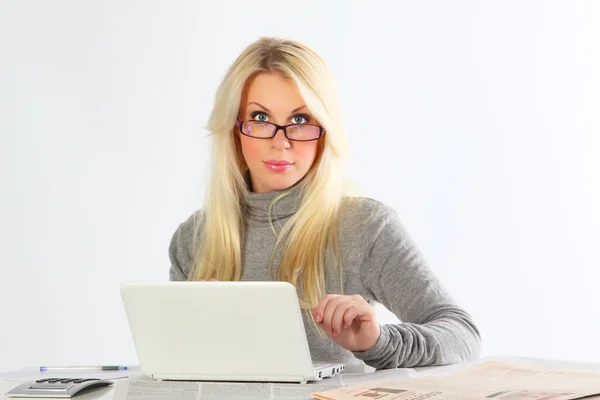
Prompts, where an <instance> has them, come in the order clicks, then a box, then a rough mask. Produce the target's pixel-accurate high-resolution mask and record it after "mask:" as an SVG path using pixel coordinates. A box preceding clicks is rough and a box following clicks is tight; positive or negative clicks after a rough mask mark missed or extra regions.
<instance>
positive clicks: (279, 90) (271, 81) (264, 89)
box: [242, 73, 304, 113]
mask: <svg viewBox="0 0 600 400" xmlns="http://www.w3.org/2000/svg"><path fill="white" fill-rule="evenodd" d="M250 102H256V103H260V104H261V105H263V106H265V107H266V108H268V109H269V110H271V111H272V112H273V113H277V112H283V113H286V112H289V111H290V110H294V109H296V108H298V107H300V106H303V105H304V100H303V99H302V96H300V92H298V89H297V88H296V85H295V84H294V81H292V79H290V78H287V77H284V76H282V75H281V74H277V73H261V74H258V75H256V76H254V77H253V78H250V79H249V80H248V82H247V83H246V88H245V96H244V98H243V99H242V107H246V105H247V104H248V103H250ZM253 107H256V106H253Z"/></svg>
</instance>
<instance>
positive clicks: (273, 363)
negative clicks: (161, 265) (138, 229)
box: [121, 282, 344, 383]
mask: <svg viewBox="0 0 600 400" xmlns="http://www.w3.org/2000/svg"><path fill="white" fill-rule="evenodd" d="M121 297H122V299H123V304H124V305H125V311H126V313H127V318H128V320H129V326H130V328H131V333H132V335H133V341H134V344H135V348H136V351H137V355H138V359H139V362H140V368H141V371H142V373H143V374H145V375H150V376H152V377H153V378H155V379H162V380H200V381H253V382H299V383H305V382H308V381H315V380H321V379H323V378H327V377H331V376H334V375H336V374H338V373H339V372H340V371H342V370H343V369H344V364H328V363H317V364H313V362H312V360H311V356H310V350H309V348H308V342H307V340H306V332H305V330H304V323H303V321H302V312H301V310H300V306H299V303H298V298H297V294H296V289H295V288H294V286H293V285H291V284H289V283H287V282H154V283H141V282H127V283H123V284H122V285H121Z"/></svg>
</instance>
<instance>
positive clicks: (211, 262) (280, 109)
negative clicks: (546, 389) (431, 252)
mask: <svg viewBox="0 0 600 400" xmlns="http://www.w3.org/2000/svg"><path fill="white" fill-rule="evenodd" d="M332 82H333V80H332V78H331V75H330V72H329V70H328V68H327V66H326V64H325V63H324V62H323V60H322V59H321V58H320V57H319V56H318V55H317V54H316V53H315V52H314V51H312V50H311V49H309V48H308V47H306V46H304V45H302V44H300V43H297V42H294V41H289V40H280V39H274V38H262V39H260V40H258V41H256V42H255V43H253V44H251V45H250V46H249V47H247V48H246V49H245V50H244V51H243V52H242V54H241V55H240V56H239V57H238V58H237V60H236V61H235V62H234V63H233V65H232V66H231V67H230V69H229V71H228V72H227V74H226V75H225V78H224V79H223V82H222V83H221V85H220V87H219V89H218V91H217V94H216V99H215V104H214V108H213V111H212V114H211V116H210V120H209V124H208V129H209V131H210V132H211V134H212V138H213V151H212V172H211V177H210V185H209V188H208V191H207V197H206V201H205V205H204V208H203V209H202V210H200V211H197V212H196V213H194V214H193V215H192V216H191V217H190V218H189V219H188V220H187V221H185V222H183V223H182V224H181V225H180V226H179V227H178V229H177V231H176V232H175V234H174V235H173V238H172V241H171V244H170V247H169V255H170V259H171V270H170V278H171V280H211V279H216V280H224V281H235V280H254V281H266V280H281V281H288V282H290V283H292V284H293V285H295V286H296V288H297V289H298V297H299V301H300V305H301V307H302V308H303V309H304V310H305V311H306V313H305V316H304V323H305V328H306V333H307V337H308V342H309V347H310V351H311V355H312V357H313V359H314V360H318V361H329V362H334V361H337V362H340V361H341V362H348V361H349V360H350V359H352V358H353V357H355V358H358V359H361V360H363V361H364V362H365V363H366V364H367V365H370V366H373V367H375V368H396V367H416V366H425V365H442V364H449V363H456V362H463V361H467V360H471V359H474V358H476V357H478V355H479V351H480V337H479V332H478V330H477V328H476V327H475V325H474V323H473V321H472V320H471V318H470V316H469V315H468V314H467V313H466V312H465V311H463V310H462V309H461V308H460V307H458V306H457V305H456V304H455V303H454V301H453V300H452V299H451V297H450V295H449V294H448V293H447V292H446V291H445V290H444V288H443V287H442V285H441V284H440V282H439V281H438V280H437V278H436V277H435V276H434V275H433V274H432V272H431V271H430V270H429V268H428V266H427V265H426V263H425V261H424V259H423V257H422V255H421V253H420V252H419V250H418V248H417V246H416V245H415V244H414V243H413V242H412V240H411V238H410V237H409V235H408V234H407V232H406V231H405V229H404V227H403V226H402V224H401V222H400V221H399V219H398V217H397V215H396V213H395V212H394V211H393V210H392V209H390V208H389V207H387V206H385V205H384V204H382V203H380V202H378V201H376V200H372V199H368V198H359V197H351V196H347V195H346V193H345V192H344V190H345V188H344V184H343V178H342V168H341V167H342V161H343V159H344V155H345V153H346V150H345V140H346V138H345V132H344V129H343V126H342V121H341V116H340V110H339V102H338V99H337V97H336V90H335V88H334V86H333V83H332ZM369 300H375V301H378V302H380V303H382V304H384V305H385V306H386V307H387V308H388V309H390V310H391V311H392V312H393V313H395V314H396V315H397V316H398V318H399V319H400V320H401V321H403V323H401V324H397V325H392V324H390V325H382V326H380V325H379V324H378V323H377V320H376V316H375V311H374V310H373V308H372V306H371V305H370V304H369V303H368V301H369ZM323 333H324V334H323Z"/></svg>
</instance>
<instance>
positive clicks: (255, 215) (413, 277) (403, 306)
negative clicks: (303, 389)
mask: <svg viewBox="0 0 600 400" xmlns="http://www.w3.org/2000/svg"><path fill="white" fill-rule="evenodd" d="M280 193H281V192H270V193H250V195H249V198H248V201H247V210H248V216H247V218H246V221H245V222H246V225H245V229H246V234H245V238H246V239H245V240H246V241H245V243H244V245H243V248H244V249H245V250H244V254H243V272H242V278H241V279H242V280H245V281H268V280H270V277H269V271H268V266H269V259H270V256H271V253H272V251H273V248H274V247H275V240H276V238H275V235H274V233H273V231H272V229H271V225H270V224H269V220H268V208H269V205H270V203H271V202H272V200H273V199H274V198H275V197H276V196H277V195H278V194H280ZM357 200H358V201H352V202H346V203H347V204H348V206H345V207H342V213H341V216H340V217H341V218H340V224H339V228H338V229H339V241H340V245H341V250H342V258H343V260H342V261H343V270H344V273H343V285H344V287H343V293H344V294H359V295H361V296H362V297H363V298H365V299H366V300H369V301H371V300H375V301H377V302H379V303H382V304H383V305H385V306H386V307H387V308H388V309H389V310H391V311H392V312H393V313H394V314H395V315H396V316H397V317H398V318H399V319H400V320H401V321H402V323H400V324H389V325H383V326H381V335H380V337H379V340H378V341H377V343H376V344H375V346H373V347H372V348H371V349H369V350H367V351H361V352H350V351H348V350H345V349H344V348H342V347H340V346H338V345H337V344H335V343H334V342H333V341H332V340H331V339H330V338H329V337H327V336H326V335H322V336H321V335H319V334H318V333H317V332H315V331H314V328H313V327H312V325H311V324H310V323H309V322H308V321H307V320H306V316H304V318H305V321H304V325H305V330H306V335H307V339H308V344H309V348H310V352H311V356H312V358H313V360H315V361H330V362H348V361H349V360H350V359H351V358H353V357H355V358H358V359H360V360H363V361H364V362H365V364H367V365H370V366H372V367H375V368H396V367H417V366H426V365H443V364H451V363H457V362H464V361H468V360H472V359H475V358H477V357H479V352H480V335H479V331H478V329H477V327H476V326H475V324H474V323H473V321H472V319H471V317H470V316H469V314H467V313H466V312H465V311H464V310H463V309H462V308H461V307H459V306H458V305H457V304H456V303H455V302H454V300H453V299H452V297H451V296H450V294H449V293H448V292H447V291H446V290H445V289H444V287H443V286H442V284H441V283H440V281H439V280H438V279H437V278H436V276H435V275H434V274H433V273H432V271H431V270H430V269H429V267H428V266H427V263H426V262H425V260H424V258H423V255H422V254H421V252H420V251H419V249H418V248H417V246H416V245H415V243H414V242H413V241H412V239H411V237H410V236H409V234H408V233H407V232H406V230H405V228H404V226H403V225H402V223H401V222H400V220H399V218H398V216H397V214H396V213H395V212H394V210H393V209H391V208H389V207H387V206H385V205H384V204H382V203H380V202H378V201H376V200H372V199H367V198H360V199H357ZM298 204H299V199H298V198H297V196H296V197H295V196H293V195H290V196H287V197H285V198H284V199H283V200H281V201H280V202H278V203H277V205H276V206H275V207H273V208H272V210H271V218H272V219H273V221H274V223H273V224H274V226H275V227H276V228H277V227H280V226H281V225H283V224H284V223H285V222H286V221H287V220H288V218H289V217H290V216H291V215H292V214H293V213H294V212H296V210H297V209H298ZM197 217H199V219H200V222H202V211H201V210H199V211H197V212H196V213H194V214H193V215H192V216H190V218H188V219H187V221H185V222H183V223H182V224H180V225H179V227H178V228H177V230H176V231H175V234H174V235H173V238H172V240H171V243H170V246H169V256H170V260H171V269H170V279H171V280H172V281H183V280H187V279H188V275H189V273H190V269H191V267H192V262H193V255H194V250H195V244H194V243H193V232H194V222H195V220H196V219H197ZM200 229H201V226H200ZM280 256H281V254H276V255H275V259H274V265H277V264H278V261H279V259H280ZM327 261H328V256H327V255H326V257H325V263H326V265H327ZM326 284H327V288H328V292H329V293H341V290H340V289H341V288H340V287H339V277H337V279H336V276H335V275H334V274H333V273H328V272H326ZM303 315H304V313H303Z"/></svg>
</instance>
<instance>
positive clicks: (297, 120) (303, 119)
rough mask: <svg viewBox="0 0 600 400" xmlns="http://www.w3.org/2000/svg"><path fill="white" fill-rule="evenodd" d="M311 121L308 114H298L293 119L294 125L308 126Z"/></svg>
mask: <svg viewBox="0 0 600 400" xmlns="http://www.w3.org/2000/svg"><path fill="white" fill-rule="evenodd" d="M309 121H310V117H309V116H308V115H306V114H298V115H294V116H293V117H292V124H306V123H308V122H309Z"/></svg>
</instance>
